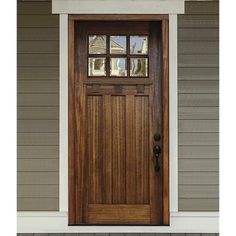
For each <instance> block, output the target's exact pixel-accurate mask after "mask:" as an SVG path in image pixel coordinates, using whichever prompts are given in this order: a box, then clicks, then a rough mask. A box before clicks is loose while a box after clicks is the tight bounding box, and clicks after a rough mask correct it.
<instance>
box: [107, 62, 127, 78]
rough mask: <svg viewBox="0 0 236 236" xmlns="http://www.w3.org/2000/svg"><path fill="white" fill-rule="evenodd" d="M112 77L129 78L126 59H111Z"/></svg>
mask: <svg viewBox="0 0 236 236" xmlns="http://www.w3.org/2000/svg"><path fill="white" fill-rule="evenodd" d="M110 75H111V76H127V63H126V58H111V59H110Z"/></svg>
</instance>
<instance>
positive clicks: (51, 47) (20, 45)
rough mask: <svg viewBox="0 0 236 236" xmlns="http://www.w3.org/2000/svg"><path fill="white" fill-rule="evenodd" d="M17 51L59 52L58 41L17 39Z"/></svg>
mask: <svg viewBox="0 0 236 236" xmlns="http://www.w3.org/2000/svg"><path fill="white" fill-rule="evenodd" d="M17 52H18V53H40V54H41V53H55V54H58V53H59V42H58V41H57V40H53V41H52V40H51V41H18V42H17Z"/></svg>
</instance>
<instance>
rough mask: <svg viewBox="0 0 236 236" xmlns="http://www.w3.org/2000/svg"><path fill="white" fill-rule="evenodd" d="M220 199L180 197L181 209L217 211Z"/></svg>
mask: <svg viewBox="0 0 236 236" xmlns="http://www.w3.org/2000/svg"><path fill="white" fill-rule="evenodd" d="M217 210H219V199H215V198H214V199H213V198H201V199H199V198H197V199H196V198H179V211H217Z"/></svg>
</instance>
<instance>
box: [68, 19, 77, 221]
mask: <svg viewBox="0 0 236 236" xmlns="http://www.w3.org/2000/svg"><path fill="white" fill-rule="evenodd" d="M68 26H69V27H68V28H69V35H68V37H69V38H68V43H69V45H68V54H69V58H68V72H69V74H68V107H69V112H68V121H69V124H68V156H69V157H68V167H69V171H68V172H69V173H68V178H69V181H68V182H69V183H68V184H69V186H68V187H69V189H68V190H69V192H68V200H69V202H68V208H69V219H68V220H69V224H75V222H76V211H75V206H76V194H75V191H76V183H75V178H76V177H75V176H76V174H75V171H76V166H75V132H74V127H75V125H76V123H75V100H74V99H75V76H74V74H75V73H74V59H75V56H74V52H75V49H74V46H75V40H74V37H75V35H74V27H75V25H74V20H72V19H71V18H69V21H68Z"/></svg>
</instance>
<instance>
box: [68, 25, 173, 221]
mask: <svg viewBox="0 0 236 236" xmlns="http://www.w3.org/2000/svg"><path fill="white" fill-rule="evenodd" d="M72 27H73V28H72V29H71V30H72V31H73V35H74V36H73V38H72V39H71V41H70V43H71V44H73V45H74V47H73V52H70V53H71V54H70V56H72V60H74V61H73V68H72V66H71V65H70V69H72V70H73V71H72V72H71V75H70V81H69V89H70V90H69V97H70V100H69V102H70V104H69V136H70V139H69V151H70V162H69V166H70V169H69V175H70V176H69V224H71V225H77V224H95V225H98V224H102V225H106V224H112V225H117V224H121V225H137V224H138V225H165V224H168V220H164V212H165V211H166V209H164V210H163V206H164V202H165V201H166V202H168V196H167V194H166V193H164V192H163V189H164V184H165V182H164V181H163V175H164V173H166V172H167V175H168V167H167V168H166V167H165V168H163V157H164V158H168V149H167V148H166V146H163V145H164V144H163V140H168V137H166V136H168V133H165V128H164V126H163V124H165V125H166V124H168V122H167V123H164V122H163V119H168V118H167V117H166V116H163V107H164V106H163V86H164V85H165V84H164V83H163V74H164V71H163V70H164V67H163V45H164V44H163V29H162V28H163V23H162V22H161V21H156V22H145V21H142V22H128V21H123V22H115V21H114V22H111V21H97V22H88V21H80V22H78V21H74V24H73V26H72ZM165 89H167V88H165ZM167 95H168V94H167ZM165 96H166V95H165ZM164 109H166V108H165V107H164ZM163 117H164V118H163ZM155 134H159V135H160V137H156V138H154V135H155ZM155 148H156V149H155ZM158 148H159V149H160V150H157V149H158ZM154 149H155V150H154ZM157 152H158V153H157ZM159 152H160V154H159ZM163 152H164V154H165V155H163ZM155 153H156V156H158V158H157V157H156V156H155ZM157 159H158V160H157ZM167 188H168V186H166V189H167ZM165 214H166V213H165ZM167 218H168V217H167Z"/></svg>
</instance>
